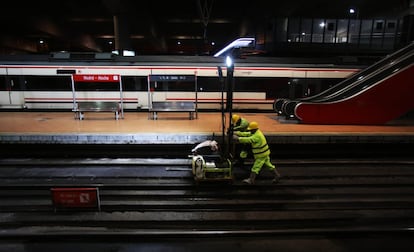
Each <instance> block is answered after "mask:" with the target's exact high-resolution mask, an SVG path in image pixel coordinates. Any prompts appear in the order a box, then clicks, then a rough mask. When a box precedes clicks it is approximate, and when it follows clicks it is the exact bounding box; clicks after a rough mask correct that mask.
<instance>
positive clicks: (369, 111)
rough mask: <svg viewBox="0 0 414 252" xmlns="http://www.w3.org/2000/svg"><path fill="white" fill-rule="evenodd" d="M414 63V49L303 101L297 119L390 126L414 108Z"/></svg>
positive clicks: (305, 121)
mask: <svg viewBox="0 0 414 252" xmlns="http://www.w3.org/2000/svg"><path fill="white" fill-rule="evenodd" d="M411 45H412V44H411ZM413 62H414V52H413V50H411V51H410V52H408V53H406V54H405V55H403V56H401V57H399V58H398V59H396V60H395V61H392V62H390V63H389V64H388V65H386V66H383V67H381V68H380V69H378V70H376V71H374V72H372V74H370V75H368V76H367V77H366V78H362V79H361V80H360V81H356V82H355V83H353V84H351V85H348V86H347V87H345V88H343V89H341V90H339V91H337V92H335V93H332V94H330V95H325V96H323V97H318V98H314V99H312V100H311V101H300V102H298V103H297V104H296V106H295V108H294V114H295V117H296V118H298V119H299V120H300V122H301V123H312V124H364V125H374V124H386V123H388V122H390V121H392V120H393V119H396V118H398V117H401V116H403V115H404V114H406V113H408V112H409V111H411V110H413V109H414V92H413V85H414V63H413Z"/></svg>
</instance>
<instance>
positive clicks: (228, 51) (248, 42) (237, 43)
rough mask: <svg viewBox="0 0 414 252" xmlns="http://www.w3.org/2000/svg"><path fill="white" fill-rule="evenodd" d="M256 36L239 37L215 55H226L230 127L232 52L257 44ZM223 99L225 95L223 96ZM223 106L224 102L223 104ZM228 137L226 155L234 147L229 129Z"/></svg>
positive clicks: (219, 71) (232, 85)
mask: <svg viewBox="0 0 414 252" xmlns="http://www.w3.org/2000/svg"><path fill="white" fill-rule="evenodd" d="M255 41H256V40H255V38H238V39H236V40H234V41H233V42H231V43H230V44H228V45H227V46H225V47H224V48H223V49H221V50H220V51H218V52H217V53H216V54H214V57H220V56H223V55H226V67H227V71H226V72H227V74H226V77H227V78H226V93H227V97H226V110H225V111H226V112H227V113H228V114H229V117H228V118H229V129H231V117H232V112H233V90H234V77H233V74H234V61H233V58H232V53H233V49H234V48H243V47H253V46H254V45H255ZM217 69H218V73H219V77H221V76H220V75H222V72H221V68H220V67H217ZM222 99H223V96H222ZM222 106H223V104H222ZM224 118H225V115H224V109H223V108H222V120H223V144H224V140H225V137H224ZM227 137H228V139H227V148H226V155H227V156H230V154H231V153H232V147H233V144H232V143H233V132H231V131H229V134H228V136H227Z"/></svg>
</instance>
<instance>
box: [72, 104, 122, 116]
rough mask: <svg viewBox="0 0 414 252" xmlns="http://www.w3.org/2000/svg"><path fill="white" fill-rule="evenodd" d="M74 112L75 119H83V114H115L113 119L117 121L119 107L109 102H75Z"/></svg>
mask: <svg viewBox="0 0 414 252" xmlns="http://www.w3.org/2000/svg"><path fill="white" fill-rule="evenodd" d="M73 111H74V112H75V119H79V120H82V119H84V117H85V116H84V112H113V113H115V119H116V120H118V119H119V113H120V112H121V106H120V104H119V102H109V101H96V102H95V101H94V102H77V103H76V108H75V109H74V110H73Z"/></svg>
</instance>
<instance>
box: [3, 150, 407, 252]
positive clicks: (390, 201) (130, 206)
mask: <svg viewBox="0 0 414 252" xmlns="http://www.w3.org/2000/svg"><path fill="white" fill-rule="evenodd" d="M275 163H277V165H278V167H279V170H280V172H281V174H282V175H283V178H282V179H281V181H280V183H278V184H276V185H274V184H272V183H271V179H272V177H271V175H270V173H267V172H266V171H265V170H264V171H263V173H261V174H260V176H259V177H258V179H257V184H256V185H254V186H249V185H244V184H242V183H241V182H240V181H241V180H242V179H243V178H244V177H246V176H247V175H248V173H249V167H250V165H249V164H246V167H244V168H240V167H239V168H235V169H234V178H235V179H234V182H233V183H231V184H229V183H222V182H203V183H200V184H196V183H195V182H194V180H193V178H192V173H191V165H190V161H189V159H161V158H160V159H140V158H136V159H133V158H115V159H110V158H101V159H82V158H79V159H76V158H75V159H73V158H70V159H50V158H49V159H42V158H25V159H19V158H12V159H2V160H1V162H0V188H1V190H0V231H1V232H0V241H4V242H6V244H9V245H10V246H13V244H15V243H16V242H17V241H20V240H22V239H23V240H30V241H33V240H35V241H37V242H42V243H43V244H50V243H51V242H52V241H54V240H56V239H58V240H60V241H61V242H60V243H59V244H64V243H68V242H69V241H71V240H73V239H78V240H87V241H88V242H92V243H94V242H96V241H97V240H99V239H102V238H104V239H105V240H106V239H108V242H109V241H112V242H119V241H120V240H123V241H125V240H124V239H134V240H135V239H138V240H142V239H152V240H154V242H155V243H157V244H169V245H171V244H170V243H171V242H172V243H173V244H177V243H180V240H181V242H182V245H183V246H184V244H186V245H185V247H186V249H191V248H195V247H197V246H199V245H202V244H207V241H206V240H205V239H209V240H210V239H217V244H221V246H222V247H226V246H234V245H236V244H239V245H240V244H244V245H243V246H244V247H243V248H241V250H242V251H243V250H244V248H246V250H244V251H248V250H247V249H248V248H249V249H251V248H252V247H251V246H252V243H251V242H252V241H253V240H254V241H257V242H264V244H267V245H268V246H270V245H271V246H278V244H279V245H280V243H281V242H282V241H283V242H287V241H288V240H289V239H290V240H289V241H290V242H287V243H288V244H290V245H289V246H294V245H293V243H292V242H293V241H294V240H297V239H304V237H308V238H309V237H310V236H312V237H323V240H324V241H326V240H325V239H327V240H329V241H330V242H331V241H332V240H335V239H338V241H341V242H343V241H344V239H350V244H351V243H353V244H354V246H358V244H359V243H357V242H356V240H355V239H360V238H358V237H361V236H364V237H369V239H373V237H376V238H380V239H381V240H382V241H386V240H387V239H390V240H391V238H393V239H400V242H401V243H407V244H408V246H413V245H410V243H408V241H409V240H410V239H411V238H412V236H413V229H412V228H411V227H412V226H413V225H414V159H410V158H405V159H401V158H398V159H385V158H383V159H381V160H379V159H368V158H364V159H352V160H351V159H301V160H295V159H284V160H276V162H275ZM57 187H63V188H64V187H96V188H99V198H100V211H97V210H82V209H75V210H74V209H63V210H62V209H55V207H54V206H53V204H52V200H51V191H50V189H51V188H57ZM247 237H249V239H248V240H243V238H247ZM404 237H407V239H405V238H404ZM308 238H306V239H308ZM403 238H404V239H403ZM171 239H173V240H174V241H172V240H171ZM176 239H177V240H176ZM306 239H305V240H306ZM318 239H319V242H318ZM308 242H309V244H310V245H309V246H311V247H312V246H315V251H316V250H317V249H320V248H323V246H325V245H326V244H325V245H323V244H321V243H320V242H321V240H320V238H317V239H315V238H312V239H308ZM121 243H122V245H120V246H126V243H125V242H121ZM287 243H286V244H287ZM140 244H141V243H140ZM180 244H181V243H180ZM264 244H262V245H260V246H265V245H264ZM283 244H285V243H283ZM286 244H285V245H286ZM376 244H377V245H379V244H382V243H381V242H380V243H376ZM95 245H96V244H95ZM141 245H142V244H141ZM141 245H139V246H141ZM377 245H374V243H372V244H371V245H370V246H377ZM45 246H46V245H45ZM188 246H190V247H188ZM192 246H194V247H192ZM321 246H322V247H321ZM382 246H385V245H384V244H382ZM140 248H141V247H140ZM262 248H263V249H266V248H265V247H262ZM298 251H300V250H298Z"/></svg>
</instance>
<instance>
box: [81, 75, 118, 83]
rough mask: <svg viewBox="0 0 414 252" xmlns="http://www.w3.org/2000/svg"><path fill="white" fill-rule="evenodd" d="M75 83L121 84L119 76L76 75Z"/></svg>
mask: <svg viewBox="0 0 414 252" xmlns="http://www.w3.org/2000/svg"><path fill="white" fill-rule="evenodd" d="M73 80H74V81H80V82H119V75H117V74H74V75H73Z"/></svg>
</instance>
